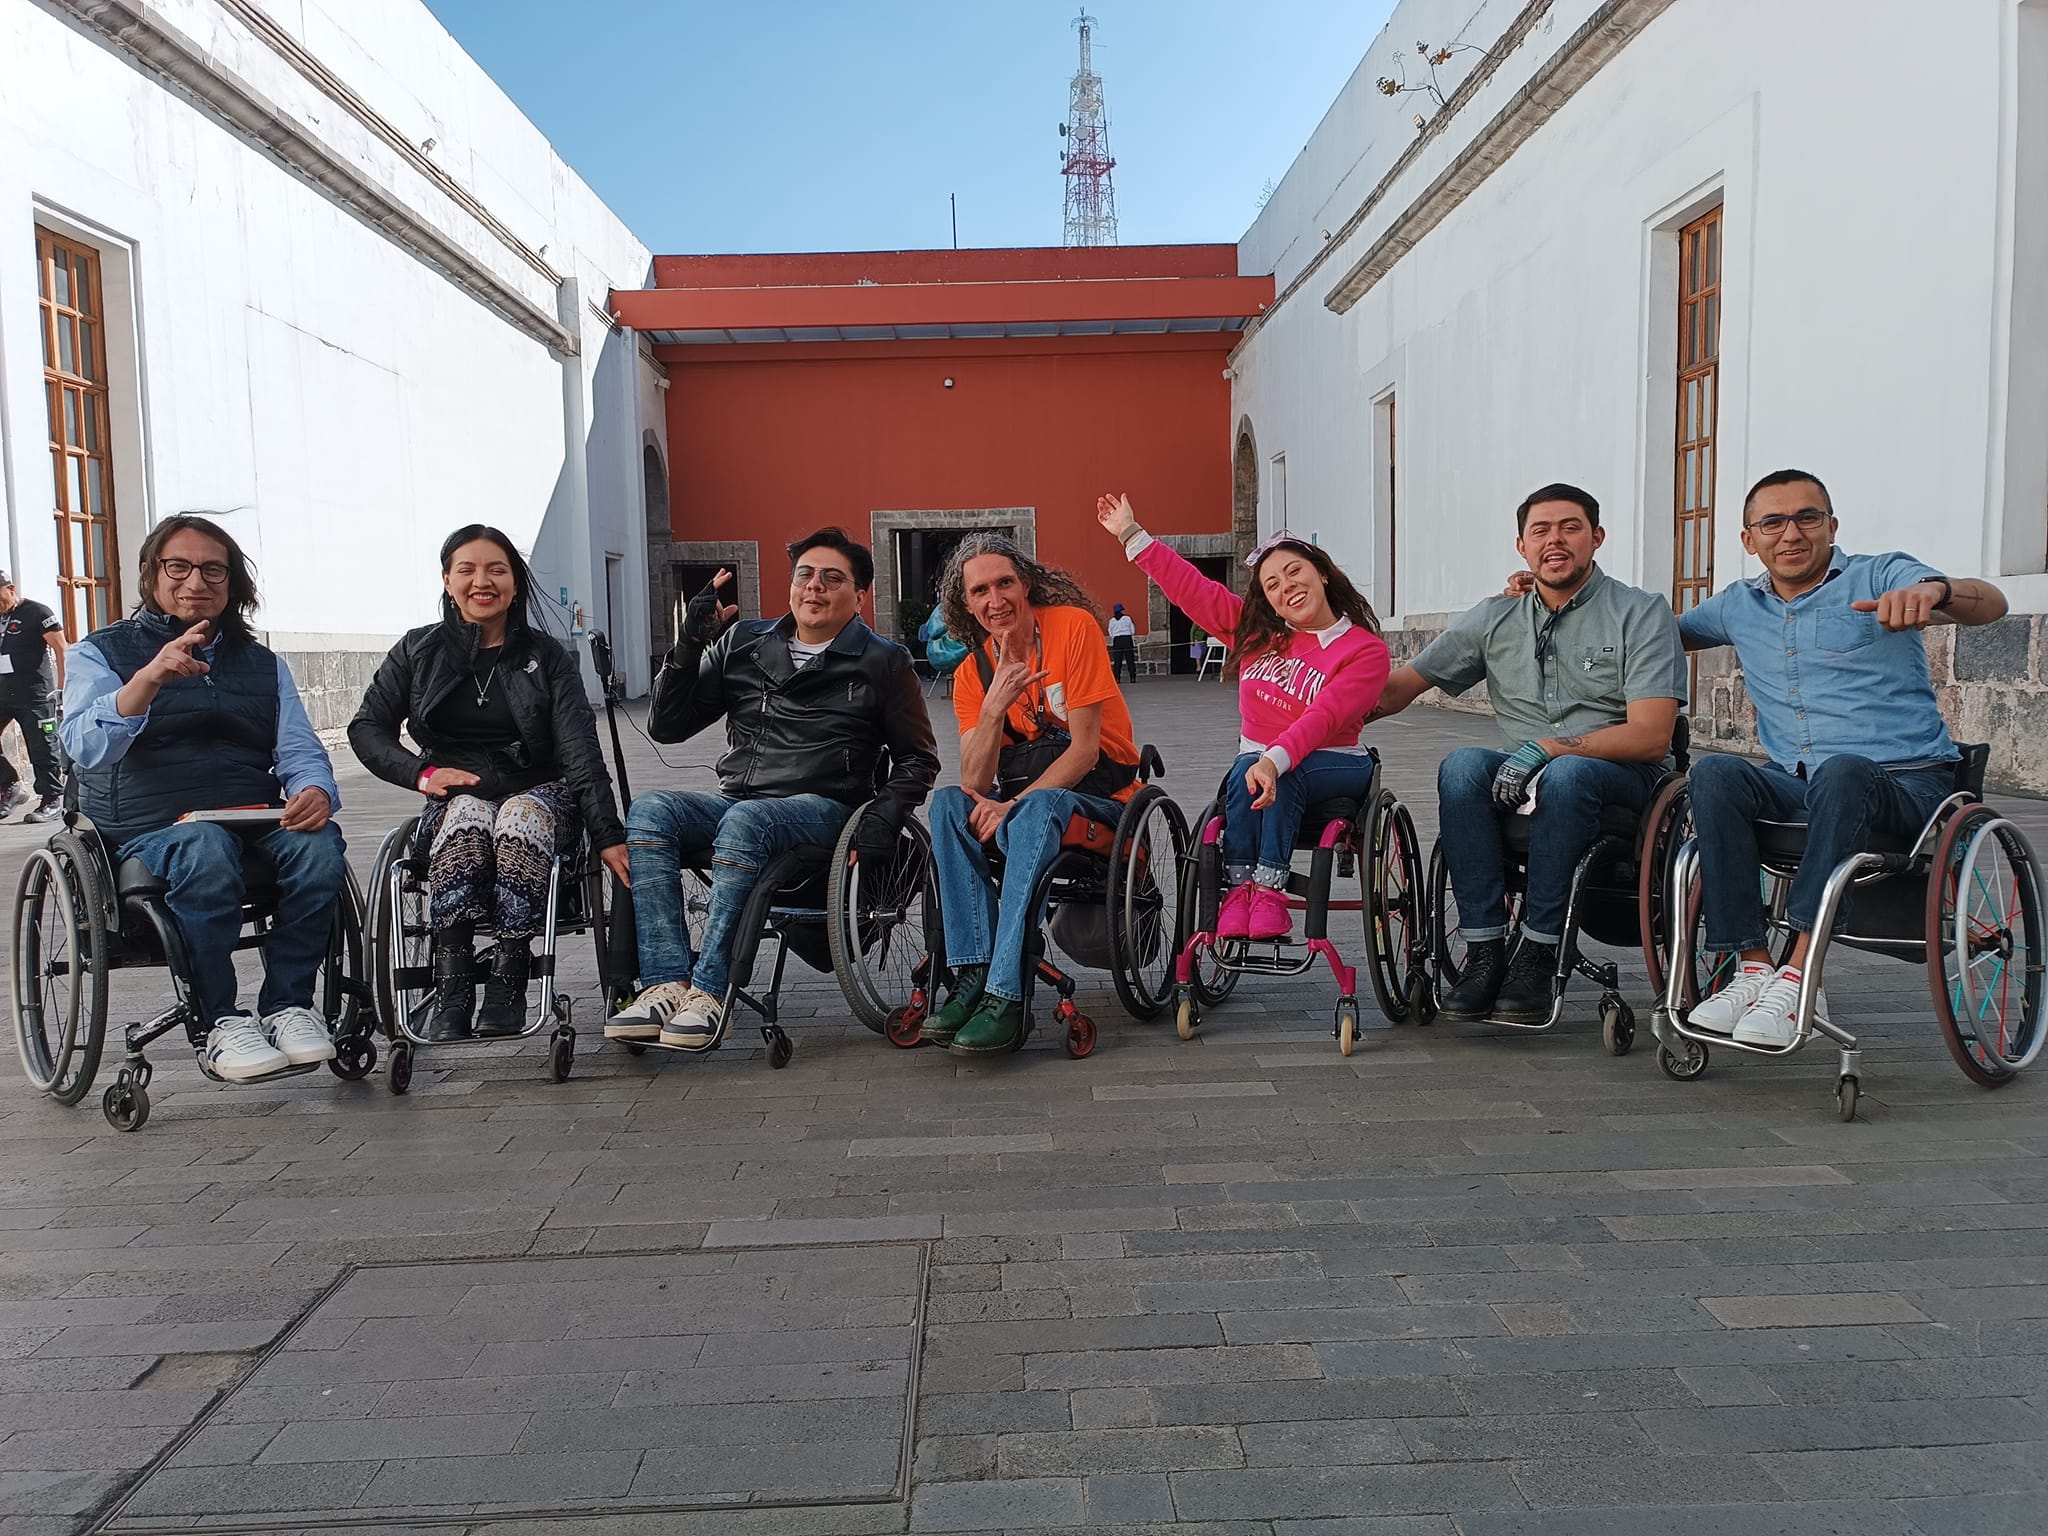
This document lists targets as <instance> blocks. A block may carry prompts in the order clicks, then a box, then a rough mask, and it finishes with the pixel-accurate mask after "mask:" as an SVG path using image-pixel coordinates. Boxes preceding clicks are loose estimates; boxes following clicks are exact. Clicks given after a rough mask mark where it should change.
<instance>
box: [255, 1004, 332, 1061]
mask: <svg viewBox="0 0 2048 1536" xmlns="http://www.w3.org/2000/svg"><path fill="white" fill-rule="evenodd" d="M263 1033H264V1035H265V1036H266V1037H267V1038H268V1039H269V1041H270V1043H271V1044H272V1045H274V1046H276V1047H277V1048H278V1049H279V1050H280V1051H283V1052H284V1059H285V1060H286V1061H288V1062H290V1063H291V1064H292V1065H293V1066H295V1067H303V1066H309V1065H310V1064H312V1063H313V1062H316V1061H332V1060H334V1041H333V1040H332V1039H330V1038H329V1037H328V1034H327V1025H326V1024H325V1023H324V1022H323V1021H322V1020H321V1018H320V1015H319V1014H317V1013H315V1012H314V1011H313V1010H312V1009H310V1008H280V1009H278V1010H277V1012H275V1013H266V1014H265V1015H264V1016H263Z"/></svg>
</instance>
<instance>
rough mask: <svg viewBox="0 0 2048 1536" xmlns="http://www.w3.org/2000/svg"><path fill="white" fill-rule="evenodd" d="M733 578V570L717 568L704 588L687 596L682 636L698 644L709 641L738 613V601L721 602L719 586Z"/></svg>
mask: <svg viewBox="0 0 2048 1536" xmlns="http://www.w3.org/2000/svg"><path fill="white" fill-rule="evenodd" d="M731 580H732V572H731V571H728V570H726V569H724V568H723V567H720V568H719V572H718V574H717V575H716V576H713V577H712V578H711V580H710V581H709V582H707V583H706V584H705V586H704V590H703V591H702V592H699V593H698V594H697V595H696V596H695V597H693V598H691V599H690V604H689V606H688V607H687V608H685V609H684V610H683V638H684V639H685V640H689V641H692V642H693V643H695V644H697V645H709V644H711V642H712V641H714V640H716V639H717V638H718V637H719V636H720V635H722V634H724V633H725V629H726V626H727V625H728V624H730V623H732V621H733V620H734V619H736V618H738V617H739V616H740V609H739V604H737V603H721V602H720V601H719V600H718V589H719V588H720V587H722V586H724V585H725V584H726V583H727V582H729V581H731Z"/></svg>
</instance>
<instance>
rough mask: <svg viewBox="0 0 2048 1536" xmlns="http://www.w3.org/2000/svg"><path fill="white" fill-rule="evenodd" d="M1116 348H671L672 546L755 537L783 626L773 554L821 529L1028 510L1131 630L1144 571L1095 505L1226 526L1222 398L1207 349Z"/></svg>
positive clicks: (1063, 560)
mask: <svg viewBox="0 0 2048 1536" xmlns="http://www.w3.org/2000/svg"><path fill="white" fill-rule="evenodd" d="M1182 343H1187V344H1186V345H1183V344H1182ZM1127 345H1128V344H1127V343H1120V342H1118V341H1116V340H1114V339H1110V338H1105V339H1103V340H1102V341H1100V342H1091V341H1085V340H1072V341H1060V342H1053V343H1023V342H1011V343H991V344H988V347H987V348H985V349H976V350H974V351H971V352H969V351H966V350H963V348H962V346H961V344H960V343H957V342H955V343H932V344H926V347H925V349H924V350H922V351H920V350H919V348H918V345H917V344H912V343H902V344H896V345H893V346H887V347H884V346H873V347H867V348H862V349H858V350H856V349H855V348H853V347H849V346H839V347H830V348H824V347H821V348H814V349H807V350H806V354H805V355H804V358H803V360H801V361H794V360H792V361H780V360H776V359H783V358H791V357H793V355H794V353H793V349H791V348H789V347H786V346H785V347H777V348H765V349H764V348H744V349H743V348H737V347H723V348H717V349H712V348H706V347H691V348H664V349H662V356H663V358H664V360H665V361H667V362H668V364H669V373H670V380H671V385H670V388H669V391H668V433H669V436H668V441H669V453H670V480H671V506H672V508H673V527H674V536H675V537H676V538H677V539H688V540H701V539H755V540H759V541H760V544H761V557H762V568H763V576H764V581H763V592H762V599H763V606H764V610H765V611H766V612H769V613H775V612H780V611H783V610H782V609H781V608H780V607H779V606H778V604H779V603H780V602H781V600H782V593H781V592H780V590H779V589H778V588H776V587H775V585H774V583H773V581H772V580H771V579H767V578H769V577H770V575H771V573H772V572H773V571H774V570H775V567H776V559H775V556H774V554H773V551H774V550H775V549H776V547H777V546H778V545H780V544H782V543H784V542H787V541H788V540H790V539H792V538H797V537H799V536H801V535H802V534H804V533H807V532H809V531H810V530H812V529H813V528H816V527H818V526H819V525H821V524H825V523H840V524H842V525H844V526H845V527H846V528H847V529H848V530H849V531H853V532H855V533H856V536H857V537H860V538H862V539H863V541H865V540H866V539H867V537H868V529H869V522H868V515H869V513H871V512H876V511H891V512H902V511H916V510H920V509H933V510H941V509H945V510H950V509H954V508H964V507H1032V508H1035V509H1036V511H1037V515H1038V516H1037V526H1038V554H1039V557H1040V558H1041V559H1042V560H1045V561H1046V562H1048V563H1050V564H1056V565H1063V566H1066V567H1067V568H1068V569H1070V570H1072V571H1073V572H1074V573H1075V574H1076V575H1077V576H1079V577H1080V578H1081V580H1082V581H1083V582H1084V583H1085V584H1086V585H1087V587H1088V589H1089V591H1090V592H1091V593H1092V594H1093V595H1094V596H1095V597H1096V599H1097V600H1098V601H1099V602H1101V603H1102V605H1103V607H1104V610H1105V611H1107V608H1108V606H1109V604H1110V603H1112V602H1119V601H1120V602H1122V603H1124V604H1125V605H1126V606H1127V607H1128V608H1129V609H1130V610H1131V612H1132V613H1133V615H1134V616H1136V617H1137V618H1138V620H1139V622H1140V623H1141V624H1142V623H1143V622H1144V615H1145V609H1146V605H1145V581H1144V578H1143V577H1142V576H1140V575H1139V574H1138V573H1136V572H1135V571H1133V570H1132V569H1131V568H1130V567H1129V566H1128V565H1127V564H1125V562H1124V560H1123V557H1122V554H1121V552H1120V551H1119V550H1118V549H1117V547H1116V545H1115V544H1114V543H1112V542H1111V540H1110V539H1109V536H1108V535H1107V534H1105V533H1103V531H1102V530H1101V528H1100V527H1099V526H1098V525H1097V524H1096V522H1095V510H1094V509H1095V497H1096V495H1097V493H1098V492H1100V491H1104V490H1111V489H1115V490H1123V491H1127V492H1128V493H1129V494H1130V496H1131V499H1132V500H1133V502H1135V503H1136V505H1137V507H1138V510H1139V514H1140V516H1141V517H1142V518H1143V519H1144V521H1145V523H1146V525H1147V526H1148V527H1150V528H1152V529H1154V530H1155V531H1157V532H1160V533H1227V532H1228V531H1229V529H1230V423H1229V409H1230V389H1229V384H1228V383H1227V382H1226V381H1225V380H1224V378H1223V377H1222V369H1223V362H1224V354H1223V352H1221V351H1220V350H1218V348H1217V345H1216V339H1215V338H1213V337H1208V338H1195V337H1187V338H1182V337H1152V338H1147V340H1146V348H1145V350H1143V351H1130V350H1117V349H1116V348H1119V347H1121V346H1127ZM906 354H910V355H906ZM718 358H723V359H728V360H726V361H717V360H715V359H718ZM948 376H950V377H951V378H952V379H953V381H954V387H953V388H952V389H950V390H949V389H946V388H945V387H944V386H943V383H942V381H943V380H944V379H945V378H947V377H948ZM875 553H876V557H877V560H878V561H879V560H881V559H883V558H887V553H886V552H885V551H884V550H881V549H878V550H876V552H875Z"/></svg>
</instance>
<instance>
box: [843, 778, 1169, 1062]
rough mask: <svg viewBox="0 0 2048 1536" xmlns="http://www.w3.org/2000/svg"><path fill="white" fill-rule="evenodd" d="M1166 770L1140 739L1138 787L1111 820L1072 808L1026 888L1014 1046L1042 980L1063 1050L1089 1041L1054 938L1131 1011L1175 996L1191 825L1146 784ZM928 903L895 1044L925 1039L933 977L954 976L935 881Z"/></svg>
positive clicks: (1088, 1024) (1155, 1008)
mask: <svg viewBox="0 0 2048 1536" xmlns="http://www.w3.org/2000/svg"><path fill="white" fill-rule="evenodd" d="M1165 775H1166V764H1165V762H1164V760H1163V759H1162V758H1161V757H1160V755H1159V750H1158V748H1156V747H1152V746H1145V747H1141V748H1140V749H1139V752H1138V790H1137V793H1136V794H1134V795H1132V796H1131V798H1130V799H1129V800H1127V801H1125V802H1124V804H1123V805H1122V807H1121V808H1120V810H1119V813H1118V816H1117V820H1116V822H1115V823H1114V824H1111V823H1109V822H1106V821H1097V820H1095V819H1094V818H1092V817H1089V816H1086V815H1083V814H1082V813H1080V812H1078V811H1077V812H1076V813H1075V814H1074V816H1073V817H1072V818H1071V819H1070V820H1069V821H1068V823H1067V827H1066V831H1065V832H1064V834H1063V835H1062V837H1061V839H1060V852H1059V854H1058V856H1057V857H1055V858H1054V859H1053V861H1052V862H1051V863H1050V864H1049V865H1047V866H1046V868H1045V871H1044V873H1043V874H1041V875H1040V876H1039V878H1038V883H1037V885H1036V886H1035V887H1034V888H1033V890H1032V893H1031V902H1032V910H1033V911H1034V912H1038V913H1041V914H1044V916H1043V917H1042V918H1041V920H1040V921H1038V922H1036V923H1034V924H1033V925H1032V928H1031V932H1030V935H1029V937H1027V938H1026V939H1025V941H1024V956H1023V959H1024V965H1023V977H1024V999H1023V1001H1024V1032H1023V1033H1022V1034H1021V1035H1020V1036H1019V1037H1018V1040H1017V1048H1018V1049H1020V1050H1021V1049H1022V1048H1023V1045H1024V1043H1025V1041H1027V1040H1029V1039H1030V1037H1031V1034H1032V1031H1033V1029H1034V1028H1035V1027H1036V1026H1035V1020H1034V1017H1033V1012H1032V1003H1033V1001H1034V994H1035V993H1036V991H1037V989H1038V988H1039V987H1040V986H1048V987H1051V988H1052V989H1053V990H1054V992H1056V993H1057V994H1058V996H1059V1001H1058V1002H1057V1003H1056V1004H1054V1006H1053V1010H1052V1018H1053V1023H1054V1025H1055V1027H1056V1028H1057V1029H1058V1030H1059V1031H1060V1041H1061V1044H1062V1046H1063V1047H1064V1049H1065V1050H1066V1053H1067V1055H1068V1056H1070V1057H1073V1058H1075V1059H1076V1060H1078V1059H1080V1058H1081V1057H1084V1056H1087V1055H1089V1054H1090V1053H1091V1052H1092V1051H1094V1049H1095V1042H1096V1038H1097V1030H1096V1027H1095V1021H1094V1020H1093V1019H1091V1018H1090V1017H1089V1016H1088V1015H1087V1014H1085V1013H1083V1012H1082V1011H1081V1008H1080V1005H1079V1004H1077V1003H1076V1002H1075V1001H1074V992H1075V982H1074V978H1073V977H1072V976H1071V975H1069V974H1068V973H1067V972H1066V971H1065V970H1063V969H1061V967H1060V966H1059V965H1058V964H1057V963H1056V962H1055V961H1054V960H1053V959H1052V955H1051V944H1057V945H1058V946H1059V949H1060V951H1061V952H1062V953H1063V954H1065V955H1066V956H1067V957H1068V958H1069V959H1071V960H1073V961H1074V962H1075V963H1077V964H1079V965H1083V966H1086V967H1088V968H1090V969H1092V970H1106V971H1108V972H1109V973H1110V980H1111V983H1112V984H1113V985H1114V987H1115V989H1116V995H1117V1000H1118V1001H1119V1002H1121V1003H1122V1004H1123V1006H1124V1009H1125V1011H1126V1012H1128V1013H1129V1014H1130V1015H1131V1017H1132V1018H1134V1019H1138V1020H1140V1021H1144V1020H1148V1019H1153V1018H1157V1017H1158V1016H1159V1013H1160V1011H1161V1010H1162V1009H1164V1008H1165V1007H1166V1005H1167V1004H1168V1003H1169V1002H1170V1001H1172V998H1173V979H1172V978H1173V965H1174V957H1175V955H1176V953H1177V952H1178V949H1179V942H1178V936H1177V933H1178V924H1179V920H1180V912H1181V908H1182V896H1181V887H1182V884H1183V879H1182V874H1183V871H1184V869H1185V867H1186V865H1187V859H1188V824H1187V818H1186V817H1185V816H1184V815H1183V814H1182V813H1181V809H1180V807H1179V806H1178V805H1176V804H1175V803H1174V802H1173V800H1172V799H1171V798H1170V797H1169V796H1168V795H1167V793H1166V791H1165V790H1163V789H1161V788H1160V787H1159V786H1158V785H1157V784H1155V783H1153V782H1152V781H1153V780H1154V779H1155V778H1164V777H1165ZM990 862H991V872H992V873H994V874H995V875H996V876H997V878H998V879H1000V877H1001V863H1000V855H997V854H994V853H993V852H992V854H991V860H990ZM934 883H935V884H936V881H935V882H934ZM926 910H927V911H928V912H930V913H931V914H932V921H931V930H930V932H931V941H932V942H931V951H930V952H931V955H932V956H933V957H934V958H933V960H932V961H931V962H930V963H929V964H928V965H927V967H926V968H925V971H924V972H923V973H922V974H921V975H920V976H918V977H917V978H916V979H917V982H918V985H917V988H916V991H915V992H914V994H913V996H912V998H911V1001H910V1002H909V1004H907V1005H906V1006H904V1007H901V1008H898V1009H897V1010H895V1011H894V1012H893V1013H892V1014H891V1015H890V1018H889V1021H888V1024H887V1027H886V1029H885V1031H884V1033H885V1034H886V1035H887V1036H888V1039H889V1042H890V1043H891V1044H892V1045H897V1046H901V1047H903V1048H904V1049H906V1050H908V1049H912V1048H914V1047H916V1046H918V1045H921V1044H922V1043H923V1040H922V1038H921V1032H922V1030H923V1028H924V1021H925V1018H926V1016H927V1015H928V1014H929V1012H930V1011H931V1006H932V1003H933V1002H934V1001H935V999H936V997H937V990H938V989H937V985H936V983H938V982H941V981H943V982H944V983H945V984H946V985H947V986H948V987H950V986H951V984H952V980H953V978H952V975H951V972H950V971H949V970H948V969H947V968H946V967H945V965H944V964H943V956H944V953H945V936H944V926H943V924H942V923H941V922H940V921H939V906H938V896H937V892H936V889H934V891H933V893H932V894H931V896H930V897H929V898H928V905H927V908H926ZM1048 937H1049V938H1050V941H1051V944H1049V943H1048Z"/></svg>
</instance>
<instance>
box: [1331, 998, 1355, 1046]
mask: <svg viewBox="0 0 2048 1536" xmlns="http://www.w3.org/2000/svg"><path fill="white" fill-rule="evenodd" d="M1336 1033H1337V1050H1338V1052H1339V1054H1341V1055H1345V1056H1349V1055H1350V1054H1351V1049H1352V1047H1353V1046H1355V1045H1357V1044H1358V1002H1357V1000H1356V999H1355V998H1349V997H1340V998H1338V999H1337V1029H1336Z"/></svg>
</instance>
